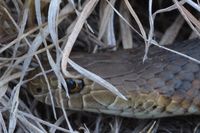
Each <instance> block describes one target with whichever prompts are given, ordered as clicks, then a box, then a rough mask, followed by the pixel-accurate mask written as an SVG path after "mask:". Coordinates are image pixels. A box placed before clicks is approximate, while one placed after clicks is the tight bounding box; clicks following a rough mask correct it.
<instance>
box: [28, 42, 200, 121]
mask: <svg viewBox="0 0 200 133" xmlns="http://www.w3.org/2000/svg"><path fill="white" fill-rule="evenodd" d="M170 48H171V49H175V50H177V51H180V52H182V53H184V54H187V55H189V56H191V57H194V58H196V59H198V60H200V40H198V39H194V40H189V41H185V42H180V43H176V44H172V45H171V47H170ZM143 51H144V48H138V49H136V50H119V51H117V52H105V53H98V54H94V55H91V54H79V55H77V54H73V55H72V56H71V59H72V60H74V61H75V62H76V63H77V64H79V65H81V66H82V67H84V68H86V69H88V70H90V71H92V72H94V73H96V74H98V75H100V76H101V77H102V78H104V79H106V80H107V81H109V82H110V83H112V84H113V85H114V86H116V87H117V88H118V89H119V91H120V92H121V93H122V94H124V96H126V98H127V100H123V99H121V98H119V97H118V96H116V95H115V94H112V93H111V92H110V91H108V90H107V89H105V88H103V87H102V86H100V85H98V84H97V83H95V82H93V81H91V80H89V79H87V78H81V79H76V80H75V79H70V80H66V81H68V83H67V84H68V85H69V86H68V88H69V89H70V88H71V89H72V92H71V93H70V98H67V97H66V96H65V91H64V89H63V90H62V96H63V102H64V106H65V107H66V109H70V110H79V111H89V112H96V113H105V114H112V115H118V116H123V117H134V118H160V117H167V116H176V115H189V114H200V64H198V63H196V62H193V61H191V60H189V59H186V58H184V57H182V56H180V55H177V54H174V53H171V52H168V51H165V50H162V49H160V48H157V47H155V46H154V47H151V48H150V50H149V53H148V59H147V60H146V61H145V62H144V63H143V62H142V58H143V55H144V52H143ZM70 70H71V69H70ZM71 71H74V70H71ZM38 72H39V71H38V70H37V73H38ZM32 73H35V71H34V72H32ZM47 76H48V79H49V82H50V86H51V89H52V94H53V97H54V102H55V105H56V106H57V107H60V106H61V105H60V101H59V91H58V89H57V78H56V76H55V75H54V74H53V73H50V74H47ZM28 87H29V90H30V92H31V94H33V96H34V97H35V98H36V99H38V100H39V101H41V102H45V103H46V104H49V105H51V101H50V96H49V92H48V89H47V84H46V82H45V80H44V78H43V76H40V77H37V78H35V79H33V80H32V81H30V83H29V84H28ZM73 88H75V90H73ZM77 88H78V89H77ZM76 89H77V90H76ZM73 91H74V92H73Z"/></svg>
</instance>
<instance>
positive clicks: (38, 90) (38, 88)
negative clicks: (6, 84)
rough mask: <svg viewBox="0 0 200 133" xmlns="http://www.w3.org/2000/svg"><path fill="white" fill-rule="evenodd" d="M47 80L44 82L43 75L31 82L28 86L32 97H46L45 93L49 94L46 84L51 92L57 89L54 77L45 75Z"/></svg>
mask: <svg viewBox="0 0 200 133" xmlns="http://www.w3.org/2000/svg"><path fill="white" fill-rule="evenodd" d="M47 80H48V81H47ZM47 80H45V78H44V76H43V75H41V76H38V77H36V78H35V79H33V80H31V81H30V82H29V84H28V88H29V92H30V93H31V94H32V95H33V96H37V95H46V94H47V93H49V89H48V84H47V82H49V88H50V89H51V91H54V90H55V89H57V86H58V83H57V78H56V76H55V75H53V74H47Z"/></svg>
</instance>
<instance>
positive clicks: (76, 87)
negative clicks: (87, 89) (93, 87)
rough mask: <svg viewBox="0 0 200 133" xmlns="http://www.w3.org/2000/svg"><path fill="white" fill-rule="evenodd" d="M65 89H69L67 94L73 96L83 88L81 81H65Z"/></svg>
mask: <svg viewBox="0 0 200 133" xmlns="http://www.w3.org/2000/svg"><path fill="white" fill-rule="evenodd" d="M66 82H67V87H68V89H69V93H70V94H74V93H78V92H80V91H81V90H82V89H83V87H84V83H83V80H80V79H76V80H74V79H67V81H66Z"/></svg>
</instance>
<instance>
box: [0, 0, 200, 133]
mask: <svg viewBox="0 0 200 133" xmlns="http://www.w3.org/2000/svg"><path fill="white" fill-rule="evenodd" d="M199 12H200V6H199V1H197V2H196V3H195V2H193V1H191V0H182V1H177V0H173V1H172V2H165V1H152V0H149V1H148V3H147V2H144V1H137V0H135V1H132V2H131V3H130V2H129V1H128V0H124V1H116V0H110V1H108V0H106V1H98V0H89V1H83V2H80V3H75V2H74V1H73V0H70V1H69V2H63V1H60V0H51V1H49V0H41V2H40V0H35V3H34V1H32V0H26V1H24V2H22V1H12V0H6V1H0V23H1V26H0V132H4V133H7V132H9V133H12V132H41V133H43V132H52V133H53V132H57V131H60V132H78V131H81V132H86V133H87V132H116V133H117V132H133V133H138V132H140V133H143V132H148V133H153V132H169V133H170V132H187V133H189V132H194V133H197V132H200V130H199V121H198V118H196V117H186V118H180V117H178V118H175V119H174V118H168V119H158V120H136V119H127V118H118V117H113V116H96V115H93V114H88V113H86V114H85V113H80V115H79V113H77V112H75V113H74V112H69V111H68V112H66V110H65V109H64V107H63V106H64V105H62V109H55V107H54V104H53V97H51V100H52V105H53V106H52V107H49V106H44V104H42V105H41V103H37V101H34V100H33V98H31V97H30V95H29V94H27V93H26V89H28V88H27V86H26V83H27V82H28V81H29V80H30V79H28V78H27V75H28V72H29V71H31V70H32V69H33V68H34V67H36V66H39V67H41V70H42V74H43V75H44V77H45V79H46V82H47V84H48V89H49V92H51V89H50V85H49V82H48V80H47V76H46V72H45V70H44V65H45V64H44V62H43V60H41V55H42V54H44V53H45V54H46V55H47V56H46V57H47V59H45V60H47V61H48V62H49V64H50V66H51V68H52V71H54V72H55V74H56V76H57V78H58V82H59V83H58V87H59V88H61V86H64V87H65V90H66V92H68V90H67V85H66V82H65V77H73V78H76V77H77V76H79V75H73V74H71V73H70V72H68V71H67V70H68V69H67V65H68V63H69V64H70V65H71V66H72V67H73V68H74V69H75V70H77V71H78V72H79V73H80V74H81V75H84V76H85V77H87V78H89V79H91V80H93V81H95V82H98V83H99V84H101V85H102V86H104V87H105V88H107V89H109V90H110V91H111V92H113V93H115V94H116V95H118V96H120V97H121V98H123V99H126V98H125V97H124V96H123V95H122V94H121V93H120V92H119V91H118V90H117V88H115V87H114V86H113V85H112V84H110V83H109V82H107V81H105V80H103V79H102V78H101V77H99V76H98V75H95V74H93V73H91V72H89V71H87V70H85V69H83V68H82V67H81V66H78V65H77V64H76V63H75V62H73V61H72V60H71V59H70V58H69V55H70V53H71V50H72V48H74V45H80V46H81V47H82V45H84V46H83V47H84V48H86V49H89V51H90V52H94V53H95V52H98V51H99V50H101V49H105V48H108V49H112V50H116V49H118V48H120V47H121V45H122V47H123V48H124V49H127V48H134V47H137V46H138V45H143V44H145V52H146V53H145V55H144V60H145V59H146V58H147V53H148V49H149V46H150V45H152V44H153V45H156V46H158V47H160V48H163V49H165V50H169V51H171V52H175V53H177V54H179V55H180V56H183V58H189V59H190V60H193V61H195V62H197V63H199V64H200V61H199V60H196V59H193V58H192V57H189V56H187V55H184V54H182V53H179V52H176V51H174V50H171V49H168V48H166V47H165V46H164V45H166V44H169V43H173V42H175V41H177V40H178V41H180V40H187V39H188V38H191V36H192V37H198V36H200V33H199V31H200V22H199V20H198V19H199V18H198V17H199V16H198V14H199ZM170 13H171V14H172V15H170V16H171V18H169V15H168V14H170ZM173 13H175V14H176V15H174V14H173ZM172 19H173V20H172ZM184 23H187V25H186V24H185V25H184ZM118 27H120V28H118ZM191 29H192V30H191ZM181 30H184V32H180V31H181ZM188 31H190V32H188ZM127 34H128V35H127ZM135 42H136V43H135ZM159 44H162V46H161V45H159ZM66 95H67V96H69V94H68V93H66ZM44 110H46V111H44ZM193 119H194V120H193ZM94 121H95V123H94ZM171 121H173V122H171ZM176 124H177V125H176Z"/></svg>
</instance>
